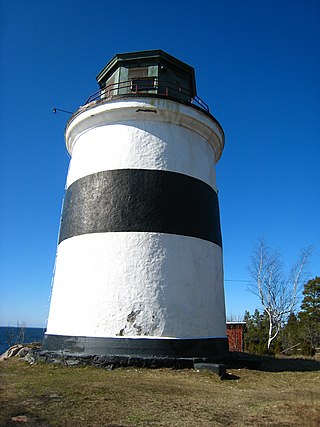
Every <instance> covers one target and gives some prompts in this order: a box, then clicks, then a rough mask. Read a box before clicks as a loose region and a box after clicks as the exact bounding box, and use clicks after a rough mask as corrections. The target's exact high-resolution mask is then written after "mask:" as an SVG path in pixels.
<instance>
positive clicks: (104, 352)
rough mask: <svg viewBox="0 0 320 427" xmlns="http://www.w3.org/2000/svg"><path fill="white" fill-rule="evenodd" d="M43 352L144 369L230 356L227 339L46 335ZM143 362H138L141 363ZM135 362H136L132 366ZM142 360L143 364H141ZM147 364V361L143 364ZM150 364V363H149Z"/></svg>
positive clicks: (220, 359)
mask: <svg viewBox="0 0 320 427" xmlns="http://www.w3.org/2000/svg"><path fill="white" fill-rule="evenodd" d="M42 353H46V354H48V353H52V354H55V355H58V354H60V355H62V354H63V356H64V357H71V358H76V359H77V358H80V359H83V360H85V359H88V360H91V359H92V358H93V359H95V360H104V361H105V363H118V364H119V360H120V361H126V363H123V362H121V363H120V364H133V365H137V364H138V366H141V363H143V364H144V365H145V364H146V363H145V361H147V360H149V361H153V363H156V364H158V365H159V367H160V366H168V363H169V365H170V364H171V365H172V364H173V361H174V360H177V359H181V360H182V359H199V358H200V359H206V360H211V361H223V360H225V359H226V358H227V357H228V353H229V349H228V340H227V338H195V339H170V338H167V339H159V338H95V337H72V336H65V335H45V336H44V340H43V344H42ZM130 360H131V363H128V361H130ZM139 360H140V362H139V363H138V361H139ZM133 361H135V362H134V363H132V362H133ZM141 361H142V362H141ZM143 361H144V362H143ZM147 365H148V363H147Z"/></svg>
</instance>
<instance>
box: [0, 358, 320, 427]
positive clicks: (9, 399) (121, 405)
mask: <svg viewBox="0 0 320 427" xmlns="http://www.w3.org/2000/svg"><path fill="white" fill-rule="evenodd" d="M228 373H229V374H232V375H233V378H234V379H232V380H225V381H221V380H220V379H219V377H218V376H217V375H215V374H212V373H210V372H207V371H200V372H196V371H195V370H170V369H159V370H150V369H135V368H119V369H116V370H114V371H107V370H104V369H98V368H94V367H78V368H76V367H62V366H56V365H47V364H42V363H37V364H35V365H29V364H28V363H26V362H24V361H23V360H21V359H18V358H12V359H8V360H7V361H5V362H2V363H1V364H0V375H1V379H0V393H1V394H0V408H1V409H0V426H11V425H18V424H19V425H21V424H22V423H18V422H15V421H13V420H12V418H13V417H16V416H19V415H24V416H26V417H27V418H28V420H29V422H28V423H26V425H28V426H63V427H65V426H67V427H68V426H70V427H72V426H77V427H78V426H99V427H102V426H105V427H120V426H121V427H141V426H143V427H145V426H150V427H152V426H159V427H166V426H170V427H173V426H177V427H182V426H183V427H185V426H188V427H202V426H203V427H206V426H277V427H278V426H280V427H285V426H288V427H289V426H290V427H291V426H302V425H308V426H310V427H311V426H318V425H320V415H319V413H320V387H319V384H320V371H319V370H310V371H307V372H302V371H296V372H292V371H283V372H266V371H257V370H248V369H228Z"/></svg>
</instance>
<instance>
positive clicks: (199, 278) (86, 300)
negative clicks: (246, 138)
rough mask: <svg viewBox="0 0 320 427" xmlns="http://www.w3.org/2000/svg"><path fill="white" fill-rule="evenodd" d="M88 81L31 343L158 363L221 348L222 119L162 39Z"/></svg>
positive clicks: (69, 141)
mask: <svg viewBox="0 0 320 427" xmlns="http://www.w3.org/2000/svg"><path fill="white" fill-rule="evenodd" d="M97 81H98V83H99V86H100V90H99V91H98V92H97V93H96V94H94V95H93V96H92V97H90V98H89V100H88V101H87V103H86V104H85V105H84V106H83V107H81V108H80V109H79V110H78V111H76V112H75V113H74V114H73V116H72V117H71V118H70V120H69V121H68V123H67V126H66V131H65V138H66V145H67V149H68V152H69V154H70V156H71V160H70V167H69V172H68V177H67V183H66V196H65V200H64V207H63V213H62V220H61V227H60V234H59V244H58V249H57V259H56V269H55V275H54V281H53V289H52V297H51V304H50V313H49V318H48V324H47V331H46V334H45V338H44V342H43V346H42V350H43V351H44V352H48V353H50V352H51V353H54V354H59V353H63V354H64V357H66V356H70V357H73V358H74V357H76V358H80V359H81V358H83V359H87V360H88V359H90V358H98V359H100V360H104V361H106V362H112V361H120V362H121V363H129V364H130V363H135V364H136V363H143V364H146V365H148V361H150V360H152V361H153V363H154V361H158V365H159V366H161V365H166V364H167V365H170V364H171V365H174V364H175V363H176V361H177V360H183V359H199V358H202V359H206V360H222V359H223V358H224V357H225V355H226V353H227V351H228V344H227V338H226V319H225V304H224V289H223V266H222V241H221V231H220V219H219V206H218V197H217V188H216V178H215V164H216V163H217V162H218V160H219V158H220V156H221V153H222V150H223V146H224V134H223V130H222V128H221V126H220V125H219V123H218V122H217V120H216V119H215V118H214V117H213V116H212V115H211V114H210V112H209V109H208V107H207V105H206V104H205V103H203V102H202V101H201V100H200V99H199V98H198V97H197V96H196V85H195V77H194V70H193V68H192V67H190V66H188V65H187V64H185V63H183V62H181V61H179V60H177V59H176V58H174V57H172V56H171V55H168V54H167V53H165V52H163V51H161V50H152V51H143V52H134V53H126V54H119V55H116V56H115V57H114V58H113V59H112V60H111V61H110V62H109V63H108V64H107V65H106V67H105V68H104V69H103V70H102V71H101V72H100V73H99V75H98V76H97ZM132 361H133V362H132Z"/></svg>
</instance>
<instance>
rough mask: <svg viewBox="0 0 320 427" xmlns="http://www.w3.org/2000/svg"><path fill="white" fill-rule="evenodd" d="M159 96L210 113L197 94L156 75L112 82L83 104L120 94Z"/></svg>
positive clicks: (119, 95)
mask: <svg viewBox="0 0 320 427" xmlns="http://www.w3.org/2000/svg"><path fill="white" fill-rule="evenodd" d="M137 95H139V96H143V95H145V96H148V95H152V96H155V97H156V96H159V97H161V98H163V97H165V98H171V99H174V100H177V101H178V102H181V103H183V104H188V105H194V106H196V107H199V108H201V109H202V110H204V111H205V112H207V113H210V110H209V106H208V105H207V104H206V103H205V102H204V101H203V100H202V99H201V98H199V97H198V96H195V97H192V96H191V94H190V91H189V90H188V89H186V88H184V87H182V86H179V85H175V84H174V83H172V82H169V81H162V80H161V82H159V80H158V78H157V77H146V78H141V79H132V80H126V81H122V82H119V83H112V84H109V85H107V86H106V87H104V88H102V89H99V90H97V91H96V92H94V93H93V94H92V95H90V96H89V98H88V99H87V100H86V102H85V104H84V105H87V104H89V103H90V102H93V101H98V100H109V99H112V98H115V97H121V96H137Z"/></svg>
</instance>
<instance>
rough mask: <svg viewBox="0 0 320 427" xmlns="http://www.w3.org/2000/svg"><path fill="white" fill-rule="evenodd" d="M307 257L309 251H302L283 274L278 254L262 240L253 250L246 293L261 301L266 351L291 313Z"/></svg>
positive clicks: (280, 258)
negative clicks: (266, 323)
mask: <svg viewBox="0 0 320 427" xmlns="http://www.w3.org/2000/svg"><path fill="white" fill-rule="evenodd" d="M310 255H311V248H308V249H304V250H302V251H301V253H300V256H299V259H298V261H297V262H296V263H295V264H294V265H293V267H292V268H291V270H290V271H289V273H287V274H285V273H284V271H283V270H284V269H283V262H282V257H281V255H280V254H279V252H277V251H270V250H269V248H268V247H267V246H266V244H265V242H264V240H259V242H258V244H257V246H256V248H255V250H254V253H253V255H252V258H251V263H250V267H249V272H250V275H251V277H252V279H253V280H254V283H253V284H252V285H250V286H249V291H250V292H252V293H253V294H254V295H256V296H257V297H258V298H259V299H260V302H261V305H262V307H263V308H264V310H265V312H266V313H267V316H268V319H269V334H268V349H269V348H270V345H271V343H272V341H273V340H274V339H275V338H276V337H277V336H278V334H279V331H280V328H281V325H282V324H283V321H284V320H285V318H286V316H288V315H289V314H290V313H291V312H293V311H294V308H295V306H296V304H297V302H298V295H299V292H300V291H301V288H302V284H303V281H304V279H305V269H306V266H307V264H308V260H309V257H310Z"/></svg>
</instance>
